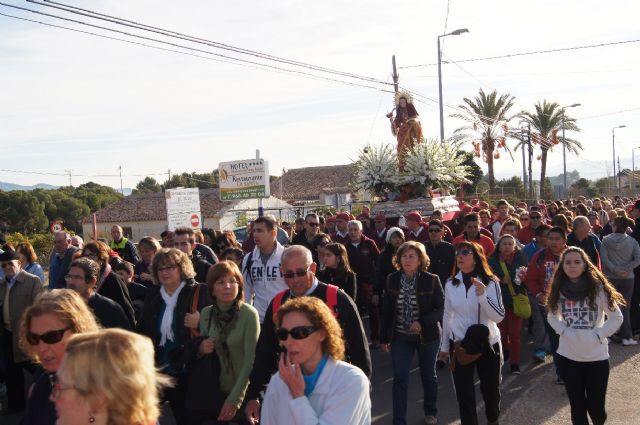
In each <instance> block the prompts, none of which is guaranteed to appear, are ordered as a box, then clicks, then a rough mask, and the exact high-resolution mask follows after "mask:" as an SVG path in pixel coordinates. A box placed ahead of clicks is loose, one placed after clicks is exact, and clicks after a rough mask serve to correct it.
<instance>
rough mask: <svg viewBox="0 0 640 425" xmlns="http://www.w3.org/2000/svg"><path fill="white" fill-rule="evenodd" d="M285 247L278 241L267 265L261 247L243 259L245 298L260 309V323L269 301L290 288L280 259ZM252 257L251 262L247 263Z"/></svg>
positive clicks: (262, 320)
mask: <svg viewBox="0 0 640 425" xmlns="http://www.w3.org/2000/svg"><path fill="white" fill-rule="evenodd" d="M283 252H284V247H283V246H282V245H280V244H279V243H277V242H276V249H274V250H273V252H272V253H271V257H269V260H268V261H267V265H266V266H265V265H264V264H262V259H261V258H260V249H259V248H258V247H255V248H254V249H253V251H252V252H251V254H249V255H245V257H244V259H243V260H242V277H243V279H244V300H245V302H247V303H248V304H251V305H253V306H254V307H255V308H256V310H258V315H259V316H260V323H262V322H264V315H265V313H266V311H267V307H269V303H270V302H271V300H272V299H273V297H275V296H276V294H277V293H278V292H281V291H283V290H285V289H289V287H288V286H287V284H286V283H285V281H284V278H283V277H282V272H281V271H280V260H281V259H282V253H283ZM249 257H251V264H247V262H248V261H249Z"/></svg>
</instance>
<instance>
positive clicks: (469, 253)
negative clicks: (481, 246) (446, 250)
mask: <svg viewBox="0 0 640 425" xmlns="http://www.w3.org/2000/svg"><path fill="white" fill-rule="evenodd" d="M471 254H473V251H471V250H470V249H461V250H460V251H456V256H460V255H462V256H463V257H466V256H467V255H471Z"/></svg>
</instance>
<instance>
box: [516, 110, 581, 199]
mask: <svg viewBox="0 0 640 425" xmlns="http://www.w3.org/2000/svg"><path fill="white" fill-rule="evenodd" d="M563 116H564V129H565V131H580V128H578V126H577V125H576V120H575V118H571V117H570V116H568V115H567V114H566V113H565V111H564V109H563V108H562V107H561V106H560V105H559V104H558V103H556V102H547V101H546V100H543V101H542V103H540V102H538V103H536V112H535V113H531V112H526V111H524V112H522V117H523V118H524V119H525V120H526V121H527V122H529V123H530V124H531V142H533V143H535V144H537V145H540V151H541V154H540V161H541V164H540V184H541V185H543V184H544V181H545V177H546V174H547V153H548V152H549V150H550V149H552V148H553V147H554V146H555V145H557V144H562V143H564V145H565V147H566V149H567V150H568V151H569V152H571V153H574V154H576V155H577V154H578V153H579V152H580V150H582V144H581V143H580V142H578V141H577V140H574V139H570V138H568V137H567V138H565V139H564V142H563V141H562V137H561V135H562V134H561V133H562V118H563ZM558 133H560V134H558ZM541 189H542V187H541Z"/></svg>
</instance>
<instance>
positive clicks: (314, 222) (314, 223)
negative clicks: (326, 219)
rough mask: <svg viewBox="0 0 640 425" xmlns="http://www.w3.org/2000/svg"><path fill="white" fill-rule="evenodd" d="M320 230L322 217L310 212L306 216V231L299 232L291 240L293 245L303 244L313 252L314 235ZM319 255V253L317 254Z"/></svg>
mask: <svg viewBox="0 0 640 425" xmlns="http://www.w3.org/2000/svg"><path fill="white" fill-rule="evenodd" d="M319 232H320V219H319V218H318V215H317V214H315V213H309V214H307V215H306V217H305V218H304V231H303V232H300V233H297V234H296V235H295V236H294V237H293V239H292V240H291V245H302V246H304V247H305V248H307V249H309V250H310V251H312V252H313V243H311V241H312V240H313V237H314V236H315V235H317V234H318V233H319ZM316 255H317V254H316Z"/></svg>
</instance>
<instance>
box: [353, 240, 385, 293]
mask: <svg viewBox="0 0 640 425" xmlns="http://www.w3.org/2000/svg"><path fill="white" fill-rule="evenodd" d="M345 246H346V248H347V254H348V255H349V265H351V269H353V271H354V272H355V274H356V275H357V277H358V285H360V284H373V282H374V277H375V274H376V263H377V262H378V257H379V256H380V250H379V249H378V247H377V246H376V243H375V242H374V241H372V240H371V239H369V238H368V237H366V236H365V235H362V239H360V243H359V244H358V246H357V247H356V246H354V245H353V244H352V243H351V241H348V242H347V243H346V245H345ZM358 292H359V291H358Z"/></svg>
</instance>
